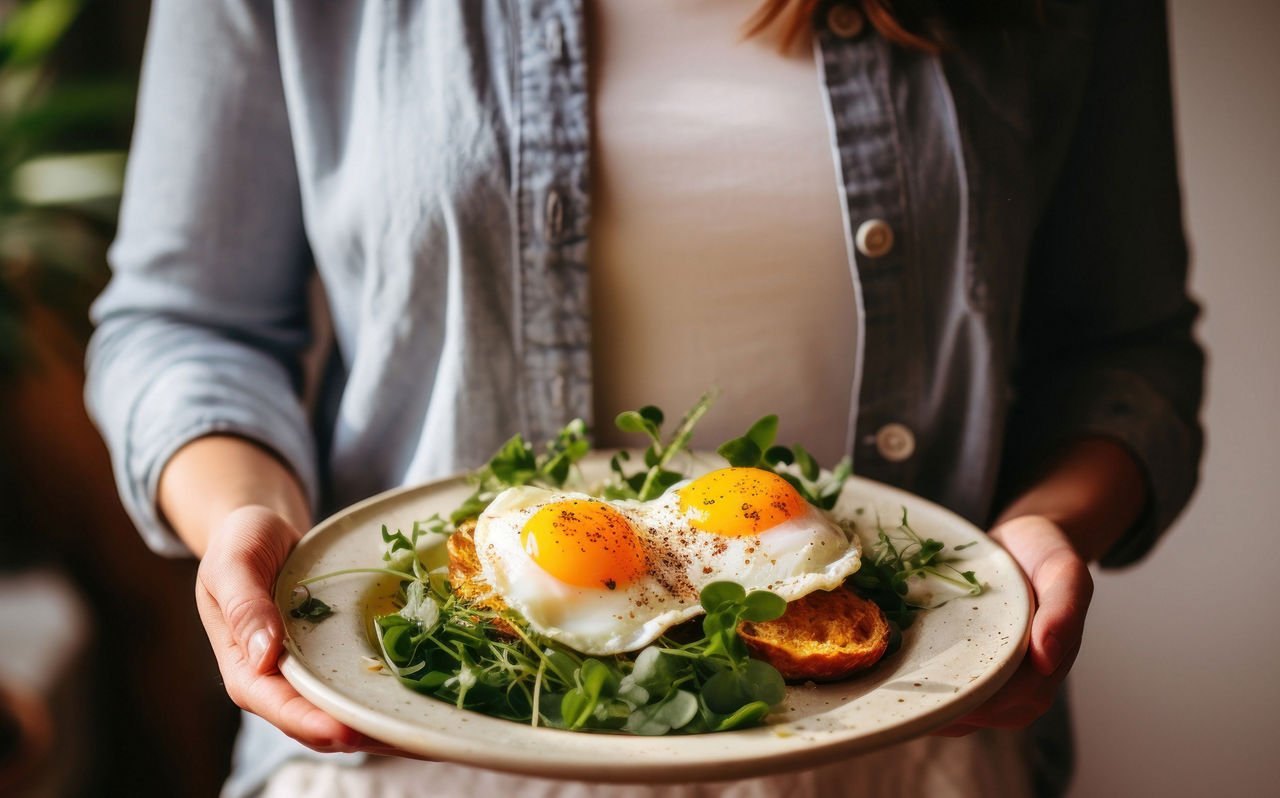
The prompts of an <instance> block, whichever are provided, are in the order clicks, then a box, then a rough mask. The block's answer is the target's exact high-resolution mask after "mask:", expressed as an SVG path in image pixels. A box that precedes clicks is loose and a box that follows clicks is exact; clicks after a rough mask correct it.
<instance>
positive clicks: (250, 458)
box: [159, 435, 406, 756]
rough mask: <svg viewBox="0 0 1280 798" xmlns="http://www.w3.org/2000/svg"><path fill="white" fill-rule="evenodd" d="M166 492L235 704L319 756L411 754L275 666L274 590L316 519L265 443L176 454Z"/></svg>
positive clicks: (225, 442) (217, 441)
mask: <svg viewBox="0 0 1280 798" xmlns="http://www.w3.org/2000/svg"><path fill="white" fill-rule="evenodd" d="M159 493H160V495H159V500H160V508H161V510H162V511H163V512H164V515H165V518H166V519H168V521H169V523H170V524H172V525H173V528H174V530H175V531H176V532H177V533H178V535H179V536H181V537H182V539H183V541H185V542H186V544H187V545H188V546H189V547H190V548H191V550H192V551H193V552H195V554H196V555H197V556H199V557H200V569H199V571H198V572H197V576H196V607H197V609H198V610H199V611H200V620H201V621H202V622H203V623H204V628H205V632H207V633H208V635H209V642H210V644H212V646H213V654H214V656H215V657H217V660H218V669H219V670H220V671H222V681H223V684H224V685H225V686H226V689H227V694H228V695H229V696H230V697H231V700H232V701H234V702H235V703H236V705H237V706H239V707H240V708H241V709H246V710H248V711H249V712H252V713H254V714H255V715H259V716H261V717H262V718H264V719H265V720H267V721H268V722H270V723H271V724H273V725H275V726H277V727H278V728H280V729H281V730H282V731H284V732H285V733H286V734H288V735H289V736H290V737H292V738H294V739H295V740H297V741H299V742H301V743H302V744H304V745H307V746H309V747H311V748H314V749H315V750H317V751H356V750H360V751H368V752H370V753H379V754H396V755H399V756H406V754H404V753H403V752H400V751H396V750H393V749H389V748H387V747H386V746H385V745H383V744H382V743H379V742H377V741H376V740H373V739H371V738H369V737H366V736H364V735H363V734H360V733H359V732H357V731H355V730H354V729H351V728H348V727H347V726H345V725H343V724H342V723H340V722H338V721H337V720H336V719H334V718H333V717H331V716H329V715H328V714H326V713H325V712H324V711H322V710H320V709H319V708H317V707H316V706H314V705H312V704H311V703H310V702H309V701H307V700H306V699H305V698H303V697H302V696H301V695H299V694H298V691H296V690H294V689H293V686H292V685H290V684H289V682H288V681H286V680H285V678H284V677H283V676H281V675H280V671H279V670H278V669H277V668H276V661H277V660H278V659H279V658H280V653H281V650H282V649H281V643H282V641H283V640H284V621H283V619H282V618H281V617H280V613H279V612H278V611H277V610H276V606H275V601H274V600H273V598H272V595H271V588H272V585H273V584H274V582H275V579H276V575H277V574H279V573H280V569H281V568H282V567H283V566H284V561H285V558H286V557H288V556H289V552H290V551H291V550H292V549H293V546H294V544H295V543H297V542H298V539H299V538H300V537H301V532H300V531H299V530H301V529H304V528H306V526H307V524H308V523H309V522H310V513H309V511H308V509H307V503H306V500H305V498H304V497H303V494H302V489H301V488H300V487H299V485H298V482H297V480H296V479H295V478H294V476H293V474H292V472H290V471H289V469H288V468H286V467H285V466H284V464H283V463H281V462H280V460H278V459H276V458H275V456H274V455H272V454H271V453H270V452H268V451H267V450H266V449H263V448H262V447H260V446H258V445H257V444H254V443H251V442H249V441H247V440H244V439H243V438H236V437H232V436H226V435H210V436H208V437H205V438H200V439H198V440H195V441H192V442H191V443H189V444H187V445H186V446H184V447H183V448H182V449H180V450H179V451H178V453H177V454H175V455H174V456H173V458H172V459H171V460H170V461H169V464H168V465H167V466H166V467H165V470H164V472H163V473H162V474H161V477H160V491H159Z"/></svg>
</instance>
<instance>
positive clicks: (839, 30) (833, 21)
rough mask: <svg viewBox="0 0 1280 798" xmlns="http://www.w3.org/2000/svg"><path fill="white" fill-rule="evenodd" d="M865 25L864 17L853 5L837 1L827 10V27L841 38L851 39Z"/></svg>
mask: <svg viewBox="0 0 1280 798" xmlns="http://www.w3.org/2000/svg"><path fill="white" fill-rule="evenodd" d="M865 25H866V18H864V17H863V16H862V12H861V11H859V10H858V9H856V8H854V7H853V6H850V5H844V4H843V3H838V4H836V5H834V6H832V7H831V10H830V11H828V12H827V28H829V29H830V30H831V32H832V33H834V34H835V35H837V36H839V37H840V38H841V39H852V38H853V37H855V36H857V35H858V34H859V33H862V29H863V27H865Z"/></svg>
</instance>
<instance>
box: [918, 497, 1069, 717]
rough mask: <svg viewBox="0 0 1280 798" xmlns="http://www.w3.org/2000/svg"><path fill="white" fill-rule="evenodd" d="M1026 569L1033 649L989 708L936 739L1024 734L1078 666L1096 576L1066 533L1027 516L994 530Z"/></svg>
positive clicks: (978, 709) (975, 712)
mask: <svg viewBox="0 0 1280 798" xmlns="http://www.w3.org/2000/svg"><path fill="white" fill-rule="evenodd" d="M991 537H993V538H995V539H996V540H998V541H999V542H1000V543H1001V545H1003V546H1004V547H1005V548H1006V549H1008V551H1009V553H1010V554H1011V555H1013V558H1014V559H1015V560H1016V561H1017V562H1018V564H1019V565H1020V566H1022V570H1023V572H1024V573H1025V574H1026V575H1027V578H1028V579H1030V581H1031V586H1032V589H1033V590H1034V592H1035V598H1036V609H1035V615H1034V616H1033V617H1032V619H1031V646H1030V649H1029V650H1028V651H1027V656H1026V659H1024V660H1023V661H1022V665H1021V666H1019V668H1018V670H1017V671H1016V672H1015V673H1014V675H1013V677H1012V678H1011V679H1009V681H1008V682H1007V683H1006V684H1005V685H1004V686H1003V687H1002V688H1000V690H999V692H997V693H996V694H995V695H994V696H992V697H991V698H990V699H988V700H987V702H986V703H985V704H983V705H982V706H980V707H978V708H977V709H975V710H974V711H972V712H970V713H969V714H968V715H965V716H964V717H962V718H960V719H959V720H958V721H956V722H955V723H952V724H950V725H949V726H945V727H943V728H942V729H939V730H938V731H937V732H935V733H936V734H941V735H945V736H948V737H960V736H963V735H966V734H970V733H972V732H974V731H977V730H978V729H979V728H983V727H990V728H998V729H1021V728H1024V727H1026V726H1027V725H1028V724H1030V723H1031V722H1032V721H1033V720H1035V719H1036V718H1038V717H1040V716H1041V715H1043V714H1044V713H1045V712H1046V711H1048V709H1049V706H1050V705H1051V704H1052V703H1053V699H1054V696H1056V695H1057V693H1058V687H1059V686H1060V685H1061V684H1062V680H1063V679H1064V678H1066V675H1067V671H1069V670H1070V669H1071V665H1072V663H1073V662H1075V658H1076V654H1077V653H1078V652H1079V650H1080V640H1081V637H1082V636H1083V635H1084V618H1085V613H1087V612H1088V610H1089V601H1090V599H1092V598H1093V577H1092V576H1091V575H1090V574H1089V568H1088V565H1087V564H1086V562H1085V561H1084V559H1082V558H1081V556H1080V555H1079V554H1078V553H1077V552H1076V550H1075V548H1074V547H1073V546H1072V545H1071V541H1070V540H1069V539H1068V538H1067V535H1066V533H1065V532H1063V530H1062V528H1061V527H1060V526H1058V525H1057V524H1055V523H1054V522H1053V521H1050V520H1049V519H1047V518H1045V517H1043V516H1039V515H1024V516H1020V517H1017V518H1013V519H1010V520H1008V521H1005V522H1003V523H1001V524H999V525H998V526H996V527H995V529H993V530H991Z"/></svg>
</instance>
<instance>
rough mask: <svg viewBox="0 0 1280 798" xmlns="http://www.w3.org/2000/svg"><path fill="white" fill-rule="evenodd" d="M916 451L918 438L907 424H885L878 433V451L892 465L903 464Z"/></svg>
mask: <svg viewBox="0 0 1280 798" xmlns="http://www.w3.org/2000/svg"><path fill="white" fill-rule="evenodd" d="M915 450H916V436H915V435H912V434H911V430H909V429H907V426H906V425H905V424H898V423H897V422H894V423H892V424H885V425H884V426H883V427H881V428H880V429H879V431H878V432H876V451H878V452H880V456H881V457H883V458H884V459H886V460H888V461H889V462H890V463H901V462H902V461H903V460H906V459H907V458H908V457H910V456H911V455H912V454H914V453H915Z"/></svg>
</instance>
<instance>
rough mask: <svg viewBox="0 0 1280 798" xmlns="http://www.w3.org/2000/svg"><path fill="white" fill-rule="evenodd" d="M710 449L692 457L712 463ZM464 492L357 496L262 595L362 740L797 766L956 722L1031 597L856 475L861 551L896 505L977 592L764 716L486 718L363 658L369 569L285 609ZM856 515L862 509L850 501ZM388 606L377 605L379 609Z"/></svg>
mask: <svg viewBox="0 0 1280 798" xmlns="http://www.w3.org/2000/svg"><path fill="white" fill-rule="evenodd" d="M608 457H609V453H607V452H606V453H593V454H591V455H589V456H588V457H587V458H585V459H584V461H583V462H582V464H581V465H582V471H583V476H584V478H585V479H586V481H587V483H588V484H590V483H592V482H593V481H596V482H598V481H600V480H603V479H605V478H606V476H607V475H608ZM717 461H718V462H719V463H720V464H723V461H720V460H719V458H718V457H716V456H715V455H711V456H709V457H706V456H700V458H699V462H700V464H701V466H700V468H697V469H695V470H698V471H702V470H709V469H710V468H714V467H717ZM469 493H470V488H469V487H468V486H467V485H466V483H465V481H464V480H463V479H462V478H454V479H447V480H443V481H439V482H432V483H429V484H426V485H420V486H416V487H408V488H400V489H397V490H393V491H389V492H387V493H383V494H381V495H379V496H375V497H373V498H371V499H368V500H366V501H363V502H361V503H359V504H356V505H354V506H352V507H350V508H348V509H346V510H343V511H342V512H340V513H338V514H337V515H335V516H333V517H331V518H329V519H328V520H326V521H324V522H323V523H321V524H319V525H318V526H317V527H315V528H314V529H312V530H311V532H309V533H308V534H307V535H306V537H304V538H303V539H302V541H301V542H300V543H299V544H298V546H297V548H296V549H295V550H294V551H293V553H292V554H291V555H290V557H289V560H288V561H287V562H286V563H285V567H284V570H283V571H282V572H281V574H280V578H279V581H278V582H277V586H276V602H277V604H278V605H279V606H280V608H281V610H282V612H283V614H284V616H285V627H286V631H287V633H288V638H287V640H286V642H285V647H286V651H287V653H286V655H285V656H284V658H283V660H282V662H281V666H280V667H281V671H282V672H283V673H284V676H285V678H287V679H288V680H289V681H290V683H292V684H293V685H294V687H296V688H297V690H298V692H300V693H301V694H302V695H303V696H305V697H306V698H307V699H308V700H310V701H311V702H313V703H314V704H316V705H317V706H319V707H320V708H322V709H324V710H325V711H326V712H328V713H330V714H331V715H333V716H334V717H336V718H338V719H339V720H341V721H342V722H344V723H346V724H347V725H349V726H351V727H352V728H354V729H358V730H359V731H362V732H364V733H365V734H368V735H370V736H371V737H374V738H377V739H379V740H382V741H384V742H386V743H389V744H392V745H395V746H397V747H399V748H402V749H403V750H406V751H410V752H414V753H417V754H421V755H423V756H427V757H430V758H432V759H438V760H447V761H454V762H460V763H464V764H469V765H476V766H480V767H486V768H493V769H496V770H504V771H509V772H514V773H525V774H531V775H538V776H546V777H552V778H574V779H582V780H588V781H614V782H684V781H693V780H714V779H728V778H747V777H751V776H758V775H764V774H767V773H775V772H780V771H784V770H791V769H797V768H802V767H811V766H815V765H819V764H822V763H825V762H830V761H833V760H836V759H839V758H843V757H847V756H849V755H851V754H855V753H860V752H865V751H868V750H871V749H874V748H879V747H882V746H885V745H889V744H891V743H895V742H899V741H902V740H906V739H908V738H911V737H915V736H918V735H921V734H925V733H927V732H929V731H931V730H933V729H936V728H938V727H940V726H943V725H945V724H947V723H948V722H950V721H952V720H955V719H956V718H958V717H960V716H961V715H963V714H965V713H966V712H968V711H969V710H970V709H973V708H975V707H977V706H978V705H979V704H981V703H982V702H983V701H985V700H986V699H987V698H988V697H989V696H990V695H991V694H992V693H994V692H995V691H996V690H997V689H998V688H999V687H1000V685H1002V684H1003V683H1004V682H1005V681H1006V680H1007V679H1008V678H1009V677H1010V676H1011V675H1012V674H1013V672H1014V670H1015V669H1016V668H1017V666H1018V663H1019V662H1020V661H1021V660H1022V657H1023V654H1024V652H1025V651H1026V647H1027V641H1028V638H1029V635H1030V621H1031V614H1032V600H1031V594H1030V592H1029V589H1028V587H1027V584H1026V581H1025V580H1024V578H1023V576H1022V572H1021V570H1020V569H1019V568H1018V566H1017V565H1016V564H1015V563H1014V561H1013V560H1012V558H1010V556H1009V555H1008V554H1007V553H1006V552H1005V551H1004V550H1003V549H1002V548H1000V547H999V546H998V545H997V544H996V543H995V542H993V541H991V540H989V539H988V538H987V536H986V535H985V534H983V533H982V532H981V531H980V530H979V529H977V528H976V527H974V526H973V525H972V524H969V523H968V522H967V521H965V520H963V519H962V518H960V517H958V516H956V515H955V514H953V513H951V512H949V511H947V510H944V509H942V508H941V507H938V506H937V505H935V504H932V503H930V502H927V501H925V500H923V499H921V498H919V497H917V496H913V495H911V494H909V493H906V492H904V491H900V490H897V489H895V488H890V487H888V486H885V485H882V484H880V483H876V482H871V481H869V480H864V479H859V478H857V477H854V478H852V479H850V480H849V483H848V484H847V485H846V487H845V489H844V492H843V493H842V494H841V497H840V502H839V504H838V505H837V506H836V508H835V514H836V515H837V516H838V517H841V518H847V519H851V520H854V521H855V522H856V523H857V526H858V530H859V534H860V535H861V536H862V537H863V541H864V546H865V545H867V544H868V543H869V542H870V541H873V540H874V537H875V532H874V531H873V528H874V522H875V519H876V518H877V515H878V517H879V518H880V519H882V520H883V521H884V523H885V525H886V527H891V526H896V523H897V520H898V519H899V518H900V516H901V513H902V508H903V507H906V508H907V510H908V512H909V515H910V520H911V525H912V527H913V528H914V529H915V530H916V531H917V532H918V533H920V534H921V535H922V536H925V537H933V538H936V539H937V540H940V541H942V542H944V543H945V544H947V546H948V548H950V547H951V546H955V545H961V544H966V543H973V544H974V545H972V546H969V547H967V548H965V549H963V550H962V551H960V552H958V553H956V556H958V557H962V558H963V561H964V565H963V570H970V569H971V570H973V571H974V572H976V574H977V577H978V578H979V579H980V580H981V581H982V582H983V584H984V585H985V587H986V589H985V590H984V592H983V593H982V594H981V595H978V596H962V597H960V598H957V599H955V600H952V601H951V602H949V603H947V604H945V605H944V606H942V607H940V608H938V609H935V610H930V611H928V612H922V613H920V614H919V615H918V617H917V619H916V621H915V623H914V624H913V625H912V626H911V628H910V629H908V630H907V631H906V632H905V633H904V635H903V643H902V648H901V649H900V650H899V651H897V652H896V653H895V654H893V655H892V656H889V657H886V658H885V659H883V660H882V661H881V662H879V663H878V664H877V665H876V666H875V667H874V668H872V669H871V670H870V671H868V672H866V673H864V674H862V675H860V676H857V677H855V678H853V679H850V680H847V681H843V682H837V683H833V684H825V685H817V686H812V685H810V686H792V687H789V688H788V689H787V699H786V701H785V703H784V704H783V705H782V706H781V707H780V708H779V710H778V711H776V712H775V713H774V714H772V715H770V716H769V718H768V722H767V724H766V725H764V726H761V727H757V728H753V729H744V730H740V731H732V732H722V733H718V734H702V735H672V736H666V737H635V736H626V735H615V734H587V733H581V732H567V731H561V730H557V729H547V728H533V727H531V726H525V725H522V724H518V723H513V722H510V721H505V720H499V719H496V718H490V717H487V716H485V715H481V714H478V713H475V712H471V711H468V710H459V709H456V708H455V707H453V706H452V705H450V704H446V703H444V702H441V701H437V700H436V699H434V698H431V697H429V696H424V695H419V694H417V693H414V692H413V691H411V690H409V689H408V688H406V687H403V686H401V685H400V684H399V682H397V681H396V680H395V679H394V678H392V677H390V676H388V675H386V674H384V673H379V672H377V671H371V670H369V669H368V668H367V665H366V663H365V661H363V660H362V659H361V658H362V657H372V656H375V650H374V648H373V646H372V645H371V643H370V641H369V638H368V634H367V631H366V624H365V615H366V608H367V607H368V602H369V600H370V597H371V596H372V595H374V594H377V593H379V592H380V591H381V592H391V591H394V580H392V582H391V583H390V584H391V591H387V590H386V588H385V585H386V584H387V583H385V582H384V583H383V587H380V586H379V584H378V580H379V578H380V577H377V576H370V575H363V574H355V575H350V576H343V577H335V578H332V579H329V580H325V581H323V582H320V583H318V584H316V585H314V586H313V588H312V591H313V593H314V595H316V597H318V598H321V599H323V600H324V601H325V602H326V603H328V604H329V605H331V606H332V607H333V608H334V610H335V613H334V615H333V616H331V617H330V618H328V619H326V620H325V621H323V622H321V623H311V622H309V621H303V620H297V619H294V618H292V617H290V615H289V613H288V609H289V608H290V606H291V605H292V602H293V598H292V593H293V585H294V584H295V583H296V582H297V580H299V579H303V578H306V577H307V576H313V575H316V574H321V573H328V572H330V571H336V570H339V569H343V568H353V567H377V566H378V565H380V564H381V562H382V560H381V557H382V551H383V548H384V544H383V542H382V538H381V535H380V534H379V532H380V530H381V526H382V525H383V524H386V525H387V526H388V527H390V528H392V529H395V528H400V529H404V530H405V531H406V532H407V531H408V530H409V529H410V528H411V527H412V526H413V522H414V521H415V520H423V519H426V518H427V517H429V516H430V515H432V514H433V513H437V512H439V513H441V514H442V515H446V516H447V515H448V513H449V512H450V511H452V510H453V509H454V508H456V507H457V506H458V505H459V504H460V503H461V502H462V500H463V499H464V498H465V497H466V496H467V495H468V494H469ZM859 510H860V511H861V512H859ZM419 545H420V547H422V549H421V550H422V551H423V553H424V556H430V555H431V554H432V551H431V550H435V551H436V553H437V554H439V555H440V556H441V558H442V559H441V561H442V562H443V561H444V554H443V549H444V539H443V538H442V537H440V536H436V535H428V536H425V537H424V538H422V539H420V541H419ZM384 611H386V610H384Z"/></svg>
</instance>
